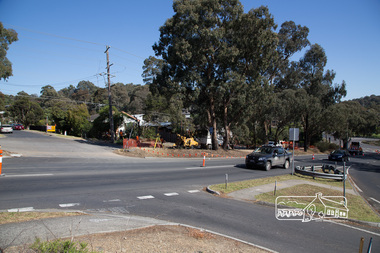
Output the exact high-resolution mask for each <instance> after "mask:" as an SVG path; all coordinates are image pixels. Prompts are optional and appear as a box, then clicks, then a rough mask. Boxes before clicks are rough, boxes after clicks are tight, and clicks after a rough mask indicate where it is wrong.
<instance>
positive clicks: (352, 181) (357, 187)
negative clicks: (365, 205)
mask: <svg viewBox="0 0 380 253" xmlns="http://www.w3.org/2000/svg"><path fill="white" fill-rule="evenodd" d="M350 182H351V183H352V184H353V185H354V187H355V188H356V189H357V190H358V191H360V192H363V191H362V189H360V188H359V186H357V185H356V184H355V182H354V180H352V179H351V180H350Z"/></svg>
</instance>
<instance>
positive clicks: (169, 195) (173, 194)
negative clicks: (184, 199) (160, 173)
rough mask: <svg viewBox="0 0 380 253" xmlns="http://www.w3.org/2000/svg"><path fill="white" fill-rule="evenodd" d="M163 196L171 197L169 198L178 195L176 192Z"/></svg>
mask: <svg viewBox="0 0 380 253" xmlns="http://www.w3.org/2000/svg"><path fill="white" fill-rule="evenodd" d="M164 195H165V196H168V197H171V196H177V195H179V194H178V193H176V192H170V193H164Z"/></svg>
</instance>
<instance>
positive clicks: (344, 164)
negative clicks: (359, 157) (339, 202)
mask: <svg viewBox="0 0 380 253" xmlns="http://www.w3.org/2000/svg"><path fill="white" fill-rule="evenodd" d="M346 176H347V175H346V162H343V197H344V204H345V205H346V204H347V203H346Z"/></svg>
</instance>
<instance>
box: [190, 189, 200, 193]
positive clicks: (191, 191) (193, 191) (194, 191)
mask: <svg viewBox="0 0 380 253" xmlns="http://www.w3.org/2000/svg"><path fill="white" fill-rule="evenodd" d="M187 192H188V193H196V192H200V191H199V190H190V191H187Z"/></svg>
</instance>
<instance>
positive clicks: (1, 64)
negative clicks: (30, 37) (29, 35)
mask: <svg viewBox="0 0 380 253" xmlns="http://www.w3.org/2000/svg"><path fill="white" fill-rule="evenodd" d="M17 40H18V38H17V33H16V31H15V30H13V29H6V28H4V26H3V23H1V22H0V80H1V79H3V80H7V79H8V78H9V77H10V76H12V63H11V62H10V61H9V60H8V58H7V51H8V49H9V45H10V44H12V43H13V42H15V41H17Z"/></svg>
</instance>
